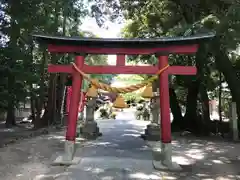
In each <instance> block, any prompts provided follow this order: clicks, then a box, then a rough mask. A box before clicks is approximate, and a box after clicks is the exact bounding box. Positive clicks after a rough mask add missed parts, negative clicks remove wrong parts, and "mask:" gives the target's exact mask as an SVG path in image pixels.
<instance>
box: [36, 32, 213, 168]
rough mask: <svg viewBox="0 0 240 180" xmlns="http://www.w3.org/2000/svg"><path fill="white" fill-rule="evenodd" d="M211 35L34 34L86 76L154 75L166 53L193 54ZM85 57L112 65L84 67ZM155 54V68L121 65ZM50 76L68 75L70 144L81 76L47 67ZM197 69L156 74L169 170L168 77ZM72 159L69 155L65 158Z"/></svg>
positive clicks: (68, 68)
mask: <svg viewBox="0 0 240 180" xmlns="http://www.w3.org/2000/svg"><path fill="white" fill-rule="evenodd" d="M214 36H215V34H212V33H209V34H202V35H199V36H190V37H178V38H160V39H102V38H72V37H54V36H44V35H34V37H35V38H36V39H37V40H38V41H39V42H41V43H45V44H47V45H48V51H49V52H51V53H74V54H76V58H75V64H76V65H77V67H78V68H79V69H80V70H81V71H83V72H84V73H86V74H156V73H157V71H158V70H159V69H162V68H164V67H165V66H166V65H168V55H169V54H193V53H196V52H197V50H198V47H199V45H200V43H202V42H204V41H206V40H209V39H211V38H213V37H214ZM87 54H116V55H117V63H116V65H115V66H106V65H105V66H89V65H86V64H84V57H85V55H87ZM136 54H156V55H157V56H158V60H159V62H158V66H128V65H125V55H136ZM48 72H50V73H69V74H72V78H73V81H72V98H71V103H70V112H69V116H68V126H67V133H66V144H68V146H69V144H70V145H71V144H74V141H75V138H76V124H77V115H78V105H79V100H80V90H81V86H82V78H83V77H82V76H81V75H79V73H78V72H77V71H76V70H75V68H73V66H72V65H49V67H48ZM196 73H197V69H196V68H195V67H192V66H190V67H189V66H170V67H169V68H168V69H167V70H165V71H164V72H163V73H161V74H160V75H159V80H160V84H159V89H160V106H161V109H160V110H161V141H162V144H163V146H162V148H164V149H163V150H162V153H163V154H162V157H163V160H162V161H163V162H165V165H166V166H167V167H168V168H172V167H173V164H172V160H171V121H170V102H169V85H168V83H169V81H168V75H171V74H174V75H195V74H196ZM68 157H70V158H68V160H69V161H71V160H72V154H71V155H68Z"/></svg>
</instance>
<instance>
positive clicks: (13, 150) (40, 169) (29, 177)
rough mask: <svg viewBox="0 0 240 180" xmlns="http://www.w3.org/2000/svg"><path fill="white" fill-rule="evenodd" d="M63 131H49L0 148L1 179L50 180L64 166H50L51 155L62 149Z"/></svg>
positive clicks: (59, 172) (61, 170)
mask: <svg viewBox="0 0 240 180" xmlns="http://www.w3.org/2000/svg"><path fill="white" fill-rule="evenodd" d="M63 134H64V133H63V131H60V132H56V131H55V132H50V134H48V135H41V136H38V137H33V138H30V139H24V140H19V141H18V142H16V143H14V144H9V145H7V146H6V147H3V148H0V154H1V156H0V179H1V180H41V179H44V180H47V179H48V180H50V179H54V178H56V177H57V176H58V175H60V174H61V173H62V172H64V167H56V166H51V162H52V160H53V159H52V158H53V155H54V154H56V153H61V152H62V151H63V141H64V136H63ZM44 175H45V176H44Z"/></svg>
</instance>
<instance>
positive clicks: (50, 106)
mask: <svg viewBox="0 0 240 180" xmlns="http://www.w3.org/2000/svg"><path fill="white" fill-rule="evenodd" d="M55 83H56V74H50V77H49V85H48V87H49V88H48V101H47V106H46V108H45V112H44V115H43V117H42V120H41V125H40V126H41V127H44V126H47V125H49V124H52V123H53V122H54V120H55V117H54V116H55V115H54V114H55V113H56V112H55V111H56V109H55V104H56V101H55V100H56V99H55V98H54V96H55V92H56V86H55Z"/></svg>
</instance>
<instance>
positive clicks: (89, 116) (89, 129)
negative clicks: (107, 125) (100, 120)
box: [80, 97, 101, 139]
mask: <svg viewBox="0 0 240 180" xmlns="http://www.w3.org/2000/svg"><path fill="white" fill-rule="evenodd" d="M96 99H97V98H96V97H88V98H87V104H86V119H85V122H84V124H83V125H82V127H81V128H80V134H81V135H82V136H83V137H85V138H89V139H95V138H97V137H98V136H101V133H100V132H99V127H98V126H97V122H96V121H95V120H94V113H95V106H96Z"/></svg>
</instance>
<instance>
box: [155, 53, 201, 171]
mask: <svg viewBox="0 0 240 180" xmlns="http://www.w3.org/2000/svg"><path fill="white" fill-rule="evenodd" d="M158 60H159V69H162V68H164V67H166V66H167V65H168V56H167V55H163V56H162V55H160V56H158ZM196 73H197V69H196V67H189V66H188V67H186V66H185V67H184V66H170V67H169V68H168V69H167V70H165V71H163V72H162V73H161V74H160V75H159V82H160V83H159V90H160V92H159V93H160V115H161V123H160V126H161V128H160V129H161V142H162V143H161V150H160V152H159V148H158V147H159V145H158V144H156V145H155V148H153V154H154V156H153V158H154V159H153V165H154V167H155V168H156V169H164V168H167V169H170V170H181V167H180V166H179V165H178V164H177V163H175V162H173V161H172V144H171V142H172V137H171V120H170V100H169V81H168V76H169V75H170V74H175V75H195V74H196ZM156 143H159V142H156Z"/></svg>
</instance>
